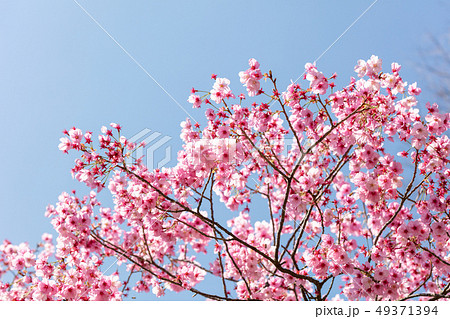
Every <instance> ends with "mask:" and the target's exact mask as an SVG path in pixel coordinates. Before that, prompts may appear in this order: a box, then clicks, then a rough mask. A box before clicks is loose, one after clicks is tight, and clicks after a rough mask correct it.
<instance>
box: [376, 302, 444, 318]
mask: <svg viewBox="0 0 450 319" xmlns="http://www.w3.org/2000/svg"><path fill="white" fill-rule="evenodd" d="M375 312H377V313H378V314H379V315H380V316H396V315H399V316H403V315H406V316H421V315H422V316H428V315H433V314H434V315H435V316H436V315H437V314H438V309H437V306H433V307H430V306H418V305H417V306H378V307H377V310H375Z"/></svg>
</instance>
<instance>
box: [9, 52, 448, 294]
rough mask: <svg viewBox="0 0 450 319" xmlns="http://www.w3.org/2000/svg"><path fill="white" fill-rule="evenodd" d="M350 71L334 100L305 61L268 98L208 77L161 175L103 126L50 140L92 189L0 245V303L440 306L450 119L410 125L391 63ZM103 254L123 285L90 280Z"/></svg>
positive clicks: (271, 85)
mask: <svg viewBox="0 0 450 319" xmlns="http://www.w3.org/2000/svg"><path fill="white" fill-rule="evenodd" d="M355 71H356V73H357V75H358V77H359V78H358V79H355V78H352V79H351V81H350V83H349V85H348V86H346V87H344V88H343V89H341V90H335V89H334V88H335V84H334V83H333V82H332V81H334V79H335V78H336V75H332V76H330V77H327V76H325V75H324V74H322V73H321V72H319V71H318V70H317V68H316V66H315V65H314V64H310V63H308V64H306V71H305V79H306V80H307V82H309V84H308V85H307V84H306V83H307V82H306V83H305V84H299V83H295V82H294V83H291V84H290V85H289V86H288V87H287V88H286V89H285V90H284V92H282V91H279V88H278V86H277V79H276V78H275V77H274V75H273V74H272V72H271V71H268V73H264V74H263V73H262V71H261V70H260V65H259V63H258V62H257V61H256V60H255V59H250V61H249V68H248V69H247V70H245V71H242V72H240V73H239V78H240V82H241V83H242V84H243V85H244V87H245V90H246V94H239V95H238V96H237V97H236V95H235V94H233V92H232V90H231V88H230V81H229V80H228V79H226V78H220V77H218V76H216V75H213V76H212V78H213V79H214V80H215V82H214V85H213V88H212V90H211V91H199V90H196V89H192V94H191V95H190V96H189V99H188V101H189V102H190V103H192V104H193V107H194V108H205V114H206V120H207V124H206V125H205V126H204V127H203V128H201V126H200V124H198V123H194V124H193V123H191V121H190V120H189V119H188V120H186V121H184V122H182V123H181V127H182V130H181V139H182V140H183V141H184V145H183V148H182V149H181V150H180V151H179V152H178V156H177V164H176V165H175V166H174V167H171V168H162V169H155V170H149V169H148V168H147V167H146V166H145V165H144V164H143V161H142V158H134V157H133V154H135V153H133V151H134V150H135V149H136V148H137V147H143V145H135V144H134V143H132V142H130V141H129V140H127V138H125V137H124V136H122V135H121V127H120V126H119V125H117V124H114V123H112V124H111V125H110V127H103V128H102V129H101V134H100V135H99V137H98V142H94V141H93V139H92V133H91V132H84V133H83V132H82V131H81V130H80V129H77V128H72V129H70V130H69V131H65V132H64V134H65V137H63V138H61V144H60V145H59V148H60V149H61V151H63V152H69V151H76V152H78V154H80V156H79V158H78V159H77V160H76V162H75V166H74V168H73V169H72V174H73V176H74V177H75V178H76V179H77V180H78V181H80V182H82V183H84V184H86V185H87V186H88V187H89V188H90V189H91V191H90V193H89V195H87V196H84V197H81V196H78V195H77V194H76V193H75V192H73V193H72V194H68V193H62V194H61V195H60V196H59V198H58V202H57V203H56V205H55V206H52V205H50V206H48V208H47V210H46V215H47V216H48V217H49V218H51V223H52V225H53V227H54V229H55V230H56V232H57V234H58V237H57V238H56V239H55V241H54V240H53V238H52V236H51V235H49V234H44V235H43V237H42V243H41V244H39V245H38V247H36V248H32V247H30V246H29V245H28V244H26V243H22V244H19V245H14V244H12V243H11V242H9V241H4V242H3V244H2V245H0V265H1V266H0V278H1V282H0V299H2V300H121V299H123V298H126V297H127V295H128V294H129V291H130V289H133V290H134V291H136V292H149V291H152V292H153V293H154V294H155V295H156V296H158V297H161V296H164V295H165V293H167V292H168V291H174V292H180V291H190V292H192V293H193V294H194V295H196V296H203V297H205V298H207V299H212V300H236V299H240V300H255V299H258V300H331V299H334V300H340V299H348V300H410V299H413V300H438V299H444V300H445V299H449V298H450V283H449V282H450V236H449V230H450V215H449V207H450V197H449V177H450V169H449V154H450V140H449V138H448V137H447V136H446V135H445V132H446V131H447V130H448V129H449V127H450V121H449V120H450V115H449V114H442V113H440V112H439V109H438V106H437V105H436V104H426V110H425V109H424V110H425V111H426V112H427V114H426V115H425V116H423V115H422V116H421V115H420V114H419V109H418V108H417V105H418V101H417V98H416V96H417V95H419V94H420V93H421V89H420V88H418V87H417V85H416V83H413V84H411V85H408V84H407V83H406V82H405V81H403V79H402V78H401V76H400V65H398V64H396V63H393V64H392V65H391V69H390V70H389V73H384V72H382V61H381V59H379V58H378V57H376V56H372V57H371V58H370V59H369V60H368V61H363V60H359V61H358V64H357V66H356V67H355ZM104 188H107V189H105V190H103V191H104V192H108V191H109V192H110V193H111V195H112V199H113V202H114V207H112V208H108V207H104V206H102V205H101V203H100V202H99V201H98V200H97V193H98V192H100V191H102V189H104ZM203 255H205V256H203ZM112 258H117V260H118V264H119V265H122V266H123V267H122V268H124V273H122V274H119V273H117V272H116V273H114V274H113V275H111V276H107V275H105V274H104V273H103V272H102V271H100V268H101V267H100V266H101V265H105V266H107V263H106V261H107V260H111V259H112ZM204 260H207V261H206V262H205V261H204ZM203 281H207V282H209V283H210V284H208V285H205V284H202V282H203ZM212 282H215V283H216V286H215V287H216V288H218V289H212V288H211V286H212V285H211V283H212Z"/></svg>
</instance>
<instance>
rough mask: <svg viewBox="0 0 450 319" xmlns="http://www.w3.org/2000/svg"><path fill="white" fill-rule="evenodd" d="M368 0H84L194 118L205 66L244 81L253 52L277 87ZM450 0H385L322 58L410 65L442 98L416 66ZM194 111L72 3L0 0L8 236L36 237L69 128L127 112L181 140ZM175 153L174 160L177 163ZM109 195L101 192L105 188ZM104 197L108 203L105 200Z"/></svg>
mask: <svg viewBox="0 0 450 319" xmlns="http://www.w3.org/2000/svg"><path fill="white" fill-rule="evenodd" d="M372 2H373V1H362V0H353V1H124V0H123V1H117V0H108V1H106V0H96V1H92V0H91V1H87V0H79V3H80V4H81V5H82V6H83V7H84V8H85V9H86V10H87V11H88V12H89V13H90V14H91V15H92V16H93V17H94V18H95V19H97V21H98V22H99V23H100V24H101V25H102V26H103V27H104V28H105V29H106V30H107V31H108V32H109V33H110V34H111V35H112V36H113V37H115V38H116V40H117V41H118V42H119V43H120V44H121V45H122V46H123V47H124V48H125V49H126V50H128V51H129V52H130V54H131V55H132V56H133V57H134V58H135V59H136V60H137V61H139V63H141V65H142V66H143V67H144V68H145V69H146V70H147V71H148V72H149V73H150V74H151V75H152V76H153V77H154V78H155V79H156V80H157V81H158V82H159V83H160V84H161V86H163V87H164V88H165V89H166V90H167V91H168V92H170V94H171V95H172V96H173V97H174V99H175V100H177V101H178V102H179V103H180V104H181V105H182V106H183V107H185V108H186V109H187V110H188V111H189V112H190V113H191V114H192V115H193V116H194V117H195V118H196V119H203V110H192V109H191V106H190V105H189V104H188V103H187V101H186V99H187V97H188V95H189V91H190V89H191V87H193V86H194V87H195V88H198V89H205V90H209V89H210V87H211V85H212V81H211V80H210V75H211V73H216V74H218V75H219V76H222V77H227V78H229V79H230V80H231V81H232V88H233V90H234V91H235V92H238V93H240V92H242V91H243V88H242V86H241V84H240V82H239V78H238V75H237V73H238V72H239V71H240V70H245V69H246V68H247V61H248V59H249V58H251V57H254V58H256V59H258V60H259V61H260V63H261V68H262V70H263V71H267V70H268V69H269V68H270V69H272V71H273V72H274V74H275V75H276V76H277V77H278V78H279V84H280V87H285V86H286V85H287V84H288V83H289V81H290V80H291V79H293V80H295V79H297V78H298V76H300V74H302V72H303V70H304V68H303V67H304V65H305V63H306V62H312V61H314V60H315V59H316V58H317V57H318V56H319V55H320V54H321V53H323V51H324V50H325V49H326V48H327V47H328V46H329V45H330V44H331V43H333V41H335V40H336V38H337V37H338V36H339V35H340V34H341V33H342V32H343V31H344V30H345V29H346V28H347V27H348V26H349V25H350V24H351V23H352V22H353V21H354V20H355V19H356V18H357V17H358V16H359V15H360V14H361V13H362V12H363V11H364V10H365V9H366V8H367V7H368V6H369V5H370V4H371V3H372ZM449 7H450V6H449V4H448V3H446V2H445V1H423V0H422V1H419V0H415V1H411V0H409V1H400V0H396V1H395V0H392V1H388V0H379V1H378V2H377V3H376V4H375V5H374V6H373V7H372V8H371V9H370V10H369V11H368V12H367V13H366V14H365V15H364V16H363V17H362V18H361V19H360V20H359V21H358V22H357V23H356V24H355V25H354V26H353V27H352V28H351V29H350V30H349V31H348V32H347V33H346V34H345V35H344V36H343V37H342V38H341V39H340V40H339V41H338V42H337V43H336V44H335V45H334V46H333V47H332V48H331V49H330V50H329V51H328V52H327V53H326V54H325V55H323V57H322V58H321V59H320V60H319V61H318V63H317V65H318V68H319V69H320V70H321V71H323V72H324V73H325V74H326V75H331V74H332V73H333V72H337V73H338V76H339V79H340V80H339V81H338V83H339V84H341V85H342V84H344V83H345V82H348V80H349V78H350V76H354V72H353V67H354V65H355V63H356V61H357V60H358V59H360V58H362V59H368V58H369V57H370V56H371V55H372V54H375V55H378V56H379V57H381V58H382V59H383V61H384V66H385V68H384V69H385V70H388V68H389V65H390V63H391V62H394V61H395V62H398V63H400V64H401V65H402V66H403V69H402V74H403V78H404V79H406V80H407V81H408V82H409V83H411V82H415V81H417V82H418V84H419V86H421V87H422V88H423V89H424V90H423V91H424V93H423V94H422V97H421V101H422V102H423V104H424V102H425V101H434V100H435V97H434V96H433V94H432V93H431V92H429V91H428V92H427V87H426V85H425V83H423V81H421V79H422V78H423V76H422V74H421V73H420V72H419V70H418V69H417V68H416V66H417V65H418V63H420V59H421V58H420V55H419V53H418V51H419V49H420V48H422V49H424V51H425V52H426V51H427V47H426V41H425V40H426V39H427V35H428V34H433V35H436V36H440V35H442V34H444V33H445V32H447V31H448V27H449V19H448V12H449ZM185 118H186V114H185V113H184V112H183V111H182V110H181V109H180V108H179V106H178V105H177V104H176V103H175V102H174V101H173V100H172V99H170V98H169V97H168V96H167V95H166V93H164V92H163V91H162V90H161V88H160V87H158V86H157V85H156V84H155V82H153V80H151V79H150V78H149V77H148V76H147V75H146V74H145V73H144V72H143V71H142V70H141V69H140V68H139V67H138V66H137V65H136V64H135V63H134V62H133V61H132V60H131V59H130V58H129V57H128V56H127V55H126V54H125V53H124V52H123V51H122V50H121V49H120V48H119V47H118V46H117V44H115V43H114V42H113V41H112V40H111V39H110V38H109V37H108V36H107V35H106V34H105V33H104V32H103V31H102V30H101V29H100V28H99V27H98V26H97V25H96V24H95V23H94V22H93V21H92V20H91V19H90V18H89V17H88V16H87V14H86V13H85V12H83V11H82V10H81V9H80V7H78V6H77V4H76V3H75V2H74V1H72V0H40V1H34V0H27V1H25V0H0V145H1V151H0V152H1V153H0V154H1V156H0V240H2V239H3V238H8V239H9V240H11V241H13V242H15V243H18V242H20V241H29V242H31V243H34V242H36V241H37V240H39V238H40V236H41V234H42V233H43V232H52V227H51V225H50V223H49V220H48V219H47V218H45V217H44V210H45V207H46V205H47V204H50V203H52V204H54V203H55V202H56V200H57V196H58V195H59V194H60V193H61V192H62V191H70V190H72V189H79V190H82V193H83V192H84V193H86V191H87V190H86V188H84V187H80V185H79V184H78V183H77V182H76V181H74V180H72V177H71V175H70V169H71V167H72V165H73V159H74V158H75V157H74V156H67V155H64V154H62V153H61V152H60V151H59V150H58V148H57V145H58V143H59V138H60V137H61V136H62V133H61V132H62V130H63V129H65V128H70V127H72V126H77V127H79V128H81V129H82V130H83V131H85V130H92V131H94V133H98V132H99V129H100V127H101V126H102V125H107V124H109V123H110V122H117V123H120V124H121V125H122V126H123V127H124V135H125V136H132V135H134V134H135V133H137V132H139V131H140V130H142V129H144V128H149V129H151V130H152V131H158V132H161V133H162V134H164V135H168V136H171V137H173V139H172V140H171V141H170V144H171V146H172V153H173V154H172V155H173V157H175V154H176V150H177V149H179V148H180V145H181V144H180V140H179V137H178V136H179V131H180V126H179V123H180V121H183V120H185ZM173 163H174V161H172V162H171V164H173ZM105 198H107V196H106V197H105ZM104 203H105V204H110V203H109V202H108V200H107V199H105V201H104Z"/></svg>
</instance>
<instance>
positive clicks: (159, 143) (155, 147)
mask: <svg viewBox="0 0 450 319" xmlns="http://www.w3.org/2000/svg"><path fill="white" fill-rule="evenodd" d="M171 139H172V137H170V136H167V135H163V134H161V133H159V132H152V131H151V130H150V129H148V128H145V129H143V130H142V131H140V132H139V133H137V134H135V135H133V136H132V137H131V138H129V139H128V141H129V142H131V143H135V144H136V147H135V149H133V151H132V153H131V157H130V158H128V159H127V160H126V163H127V165H130V164H131V163H132V161H133V158H134V159H139V158H141V159H142V162H143V164H145V165H146V166H147V168H148V169H149V170H150V171H152V170H154V169H156V168H162V167H163V166H164V165H166V164H168V163H169V162H170V160H171V159H172V147H171V146H170V145H168V142H169V141H170V140H171ZM141 143H144V144H145V145H144V146H140V144H141Z"/></svg>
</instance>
